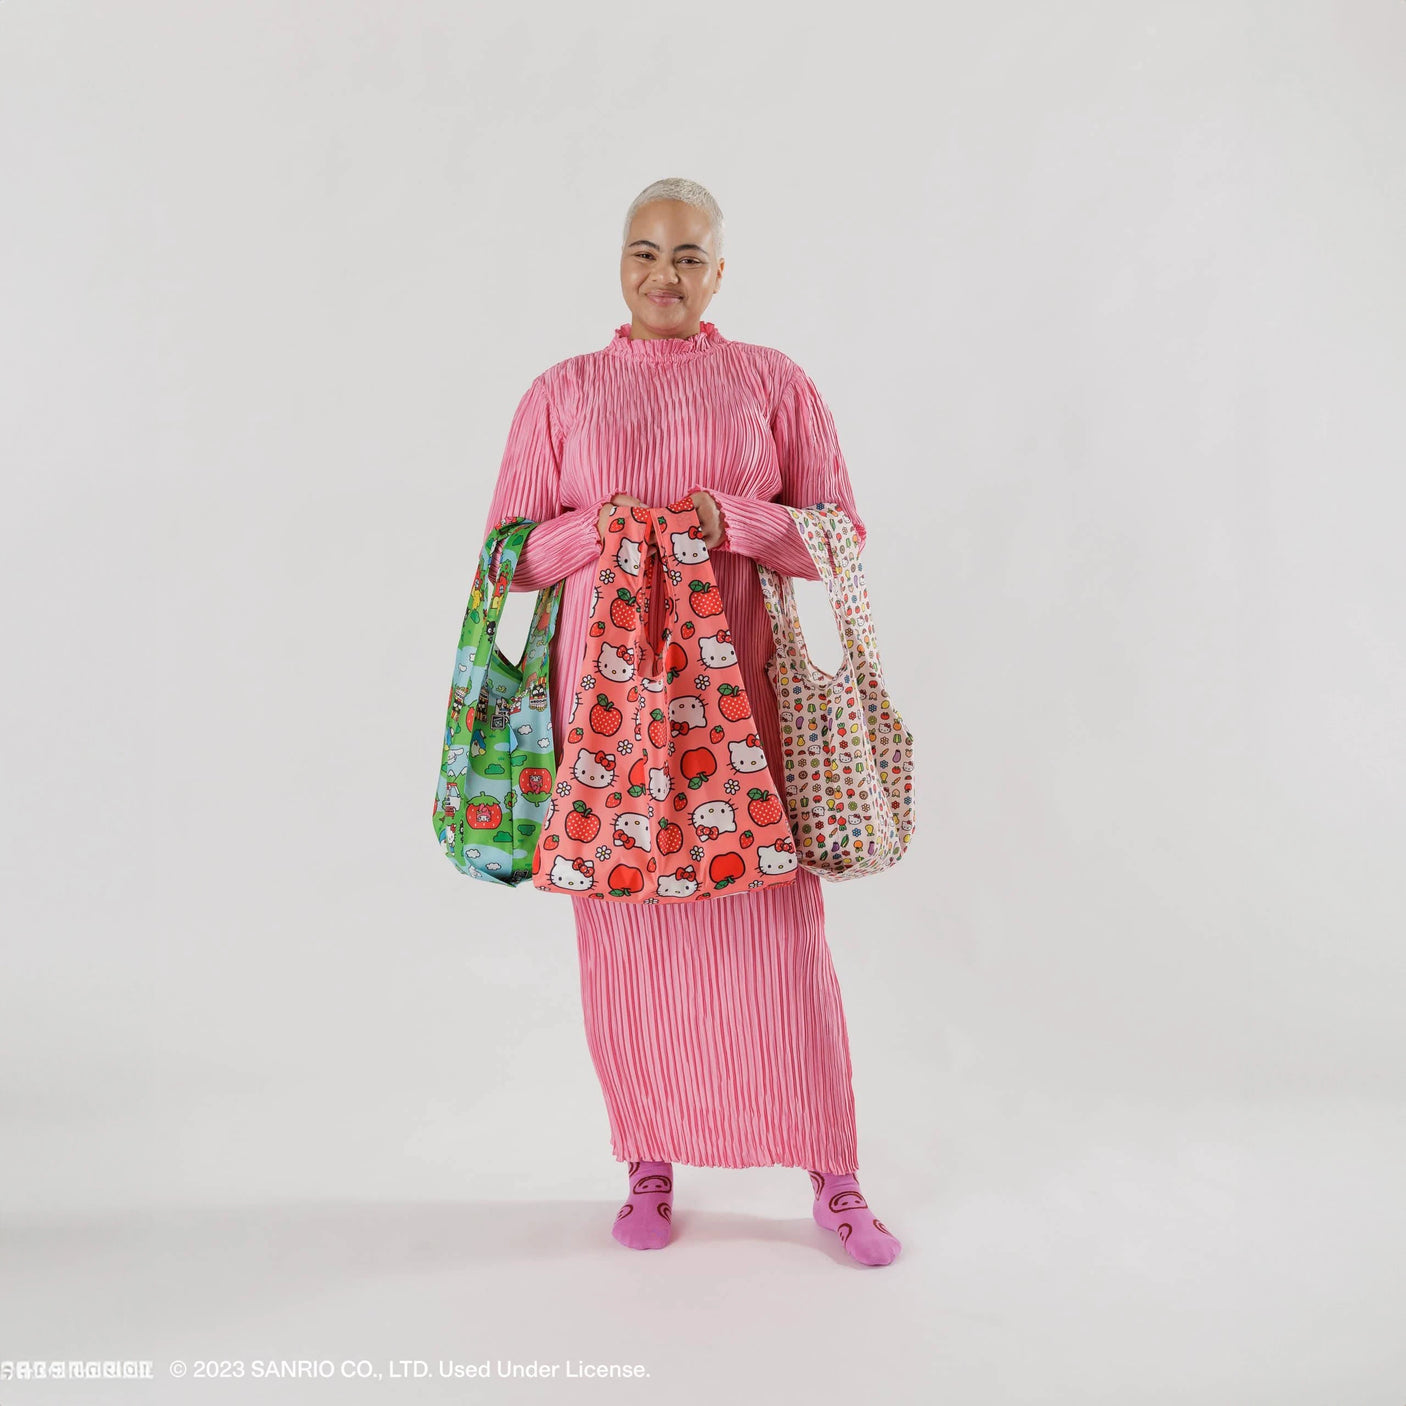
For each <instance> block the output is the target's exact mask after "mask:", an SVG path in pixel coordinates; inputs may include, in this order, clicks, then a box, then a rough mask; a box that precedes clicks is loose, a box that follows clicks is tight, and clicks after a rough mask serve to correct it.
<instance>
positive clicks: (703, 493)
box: [692, 488, 723, 552]
mask: <svg viewBox="0 0 1406 1406" xmlns="http://www.w3.org/2000/svg"><path fill="white" fill-rule="evenodd" d="M692 496H693V505H694V507H695V508H697V509H698V525H699V526H700V527H701V528H702V529H703V545H704V546H705V547H707V548H708V550H709V551H710V552H711V551H712V550H713V548H714V547H718V546H721V545H722V540H723V515H722V509H721V508H719V507H718V505H717V502H716V501H715V499H714V498H713V495H712V494H711V493H709V492H708V491H707V489H705V488H698V489H695V490H694V492H693V495H692Z"/></svg>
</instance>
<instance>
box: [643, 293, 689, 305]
mask: <svg viewBox="0 0 1406 1406" xmlns="http://www.w3.org/2000/svg"><path fill="white" fill-rule="evenodd" d="M648 297H649V301H650V302H651V303H681V302H683V299H682V298H680V297H678V296H677V295H676V294H673V293H650V294H649V295H648Z"/></svg>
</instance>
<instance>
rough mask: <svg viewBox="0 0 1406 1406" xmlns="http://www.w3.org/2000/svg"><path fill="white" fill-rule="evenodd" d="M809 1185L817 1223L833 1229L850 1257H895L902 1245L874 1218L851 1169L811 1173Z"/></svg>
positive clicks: (871, 1260)
mask: <svg viewBox="0 0 1406 1406" xmlns="http://www.w3.org/2000/svg"><path fill="white" fill-rule="evenodd" d="M810 1184H811V1188H812V1190H814V1192H815V1205H814V1206H812V1207H811V1214H812V1215H813V1216H814V1217H815V1223H816V1225H819V1226H823V1227H824V1228H825V1229H826V1230H833V1231H834V1232H835V1234H836V1235H838V1236H839V1237H840V1243H841V1244H842V1245H843V1246H844V1247H845V1249H846V1250H847V1251H848V1252H849V1254H850V1257H851V1258H853V1259H856V1260H858V1261H859V1263H860V1264H889V1263H891V1262H892V1261H893V1260H895V1259H897V1258H898V1252H899V1251H900V1250H901V1249H902V1248H903V1246H902V1244H901V1243H900V1242H899V1240H898V1239H897V1237H896V1236H895V1235H894V1234H893V1232H892V1231H890V1230H889V1229H888V1227H887V1226H885V1225H884V1223H883V1221H881V1220H876V1219H875V1217H874V1213H873V1212H872V1211H871V1210H870V1209H869V1203H868V1202H867V1201H866V1200H865V1199H864V1194H863V1193H862V1192H861V1191H860V1189H859V1183H858V1181H856V1180H855V1176H854V1173H853V1172H811V1174H810Z"/></svg>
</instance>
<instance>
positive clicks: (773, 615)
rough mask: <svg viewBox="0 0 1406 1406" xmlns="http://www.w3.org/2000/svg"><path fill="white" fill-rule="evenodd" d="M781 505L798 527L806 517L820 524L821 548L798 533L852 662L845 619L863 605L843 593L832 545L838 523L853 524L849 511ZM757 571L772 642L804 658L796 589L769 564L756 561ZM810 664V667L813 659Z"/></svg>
mask: <svg viewBox="0 0 1406 1406" xmlns="http://www.w3.org/2000/svg"><path fill="white" fill-rule="evenodd" d="M785 507H786V510H787V512H789V513H790V514H791V516H792V517H793V518H794V519H795V520H796V526H797V528H798V529H799V528H800V527H801V526H802V523H803V522H806V521H810V522H813V523H815V524H816V525H817V526H818V527H819V528H820V535H821V539H822V540H823V542H824V544H825V548H824V551H823V552H822V551H821V550H819V548H818V547H817V544H816V543H815V542H813V541H812V540H811V538H810V537H809V536H808V535H807V534H806V533H805V532H802V533H801V536H802V538H803V539H804V541H805V544H806V549H807V551H809V553H810V557H811V560H812V561H814V562H815V567H816V570H817V571H818V572H819V573H820V579H821V581H822V582H824V585H825V593H826V596H827V597H828V598H829V601H830V610H831V612H832V614H833V615H834V617H835V625H836V628H837V630H838V632H839V636H840V643H841V646H842V648H843V649H844V653H845V658H846V659H847V660H849V661H850V662H851V663H852V662H853V661H854V657H855V656H854V653H853V651H852V650H851V648H850V643H849V641H850V630H849V629H848V628H847V622H848V621H849V617H850V616H851V615H852V614H853V613H854V612H855V611H857V610H862V609H864V606H863V605H862V604H861V603H860V602H855V601H851V600H850V599H849V597H848V595H847V594H846V591H845V585H844V581H843V579H842V577H841V573H840V564H839V553H838V551H837V549H836V545H835V544H836V540H837V535H836V534H837V532H838V531H839V530H840V526H841V524H842V523H843V524H847V525H849V526H850V528H851V529H852V528H853V524H852V523H851V522H850V517H849V514H848V513H846V512H845V510H844V509H843V508H842V507H841V506H840V505H839V504H838V503H814V504H812V505H811V506H809V507H806V508H793V507H791V505H790V504H789V503H788V504H786V505H785ZM846 560H847V562H848V565H849V567H850V569H851V570H852V571H855V572H862V571H863V569H864V568H863V564H862V563H861V562H860V561H859V560H858V558H857V557H854V556H851V555H850V554H849V553H846ZM757 574H758V575H759V577H760V578H761V588H762V598H763V601H764V602H765V604H766V606H767V619H768V620H769V621H770V623H771V635H772V641H773V643H774V644H775V646H776V648H777V649H778V650H781V649H785V648H788V647H794V648H795V649H796V650H797V651H799V653H800V654H802V655H804V656H805V657H806V658H807V659H808V658H809V657H810V651H809V649H808V648H807V646H806V642H805V634H804V632H803V630H802V629H801V619H800V612H799V611H798V610H797V608H796V591H795V587H794V585H793V584H792V581H791V578H790V577H789V576H787V575H785V574H784V573H782V572H779V571H775V570H773V569H772V568H771V567H769V566H764V565H763V564H762V563H761V562H758V563H757ZM788 623H789V625H790V629H791V631H792V632H793V633H792V636H791V637H789V638H788V635H787V631H786V625H787V624H788ZM811 667H812V668H814V664H813V663H812V665H811ZM816 672H817V673H820V672H821V671H820V670H818V669H817V670H816ZM827 677H831V678H833V677H834V675H827Z"/></svg>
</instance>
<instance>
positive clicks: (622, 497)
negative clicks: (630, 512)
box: [596, 493, 649, 548]
mask: <svg viewBox="0 0 1406 1406" xmlns="http://www.w3.org/2000/svg"><path fill="white" fill-rule="evenodd" d="M648 506H649V504H648V503H642V502H641V501H640V500H639V499H638V498H634V497H631V496H630V494H628V493H617V494H616V495H615V496H614V497H613V498H612V499H611V500H610V502H609V503H607V504H606V505H605V506H604V507H603V508H602V509H601V510H600V516H599V518H597V520H596V531H597V532H598V533H599V534H600V544H601V547H602V548H604V546H605V534H606V530H607V528H608V527H609V525H610V519H611V518H613V517H616V516H617V515H618V514H619V512H620V509H621V508H647V507H648Z"/></svg>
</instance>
